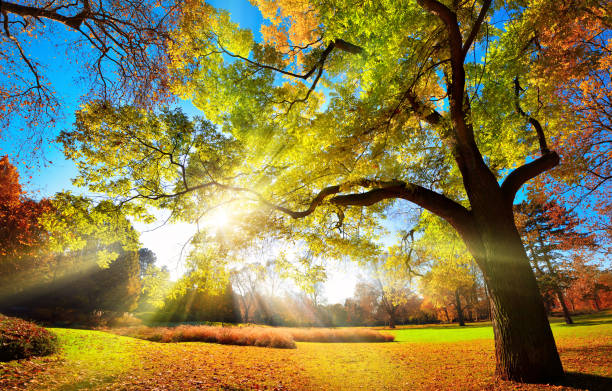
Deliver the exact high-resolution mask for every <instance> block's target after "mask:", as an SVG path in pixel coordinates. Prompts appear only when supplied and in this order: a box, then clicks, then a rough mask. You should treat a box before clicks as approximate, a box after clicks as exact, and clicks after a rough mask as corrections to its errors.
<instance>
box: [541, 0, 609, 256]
mask: <svg viewBox="0 0 612 391" xmlns="http://www.w3.org/2000/svg"><path fill="white" fill-rule="evenodd" d="M610 13H611V8H610V4H609V3H608V2H605V1H593V0H572V1H566V2H563V4H560V3H558V2H555V1H544V2H542V5H541V7H540V8H538V12H537V13H534V20H533V27H532V29H533V30H532V36H531V38H530V39H531V40H532V42H533V43H534V45H535V48H536V52H535V53H534V59H535V64H534V65H535V66H534V72H533V73H532V74H531V77H532V78H533V79H535V80H537V83H538V85H539V86H540V87H541V88H542V90H549V91H550V90H552V91H553V94H554V95H555V98H556V99H559V100H560V101H561V102H562V103H563V105H564V106H565V107H566V109H565V113H566V120H565V121H562V122H561V123H560V124H559V126H561V127H563V128H564V129H563V132H562V135H561V136H559V137H556V138H554V139H553V143H554V147H555V149H556V150H557V151H558V152H559V154H560V155H561V159H562V162H563V164H561V165H560V166H559V167H557V168H555V169H554V170H552V172H551V175H550V176H547V177H542V178H539V180H538V181H537V182H536V184H537V185H538V189H540V191H543V192H545V193H546V194H547V196H548V197H549V198H555V199H557V201H558V203H560V204H562V205H566V206H567V207H568V208H571V209H576V210H578V211H584V212H586V213H587V214H589V215H590V218H589V219H588V221H587V222H585V223H586V224H587V225H588V226H589V229H590V230H591V231H592V232H596V233H597V234H598V236H599V237H600V239H604V238H605V239H606V246H607V247H608V248H609V246H610V240H611V238H612V229H611V227H612V223H611V221H610V216H612V211H611V210H610V202H609V194H610V188H611V186H612V164H611V162H612V160H611V159H610V153H609V151H610V149H611V147H612V122H611V120H612V101H611V98H610V97H611V96H612V83H611V82H610V81H611V74H610V69H611V68H612V66H611V65H612V50H611V48H610V45H611V44H612V43H611V42H612V41H611V40H610V29H611V26H612V21H611V19H610Z"/></svg>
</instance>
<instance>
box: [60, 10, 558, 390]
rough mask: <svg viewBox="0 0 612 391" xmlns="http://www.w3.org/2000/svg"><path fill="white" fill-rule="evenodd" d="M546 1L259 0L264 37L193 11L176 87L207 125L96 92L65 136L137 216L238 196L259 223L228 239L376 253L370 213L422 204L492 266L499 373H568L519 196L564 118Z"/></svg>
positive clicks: (548, 154)
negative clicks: (548, 63) (546, 39)
mask: <svg viewBox="0 0 612 391" xmlns="http://www.w3.org/2000/svg"><path fill="white" fill-rule="evenodd" d="M551 4H553V2H547V1H544V2H541V1H540V2H535V1H534V2H528V3H526V4H525V3H523V2H503V3H501V2H500V3H499V4H497V3H495V4H493V2H492V1H488V0H485V1H474V2H457V1H442V2H440V1H435V0H419V1H416V2H415V1H408V0H406V1H400V2H398V1H389V2H384V1H383V2H374V3H367V4H364V5H361V6H358V7H356V6H354V4H352V2H346V1H342V0H337V1H327V2H312V3H308V2H301V3H300V4H296V3H295V2H278V3H274V4H273V3H270V2H265V1H264V2H261V5H262V10H264V16H268V17H270V24H269V25H267V26H266V27H265V29H264V30H265V31H264V32H265V34H264V36H265V39H266V42H265V43H263V44H261V43H255V42H253V40H252V35H251V33H250V32H249V31H248V30H244V29H240V28H239V27H238V26H236V25H235V24H233V23H232V22H231V21H230V19H229V15H228V14H226V13H222V12H221V13H219V12H217V11H215V10H214V9H212V8H211V7H209V6H206V5H200V4H196V5H197V6H193V7H190V8H189V9H187V10H186V13H185V18H184V19H183V21H182V23H181V25H180V28H179V29H178V31H177V32H176V34H175V37H174V40H173V46H172V48H171V52H172V55H173V60H174V62H173V64H172V66H173V72H174V75H175V76H176V78H177V80H178V81H179V83H178V84H176V85H175V86H174V91H175V92H177V93H180V94H182V95H183V97H185V98H191V99H192V100H193V102H194V103H195V104H196V106H198V107H199V108H200V109H201V110H202V111H203V112H204V113H205V115H206V118H207V119H208V120H209V121H211V122H206V121H201V120H198V121H195V122H190V121H188V120H187V119H186V118H185V116H184V115H181V114H180V113H178V112H163V113H160V114H159V115H155V114H151V113H145V112H143V111H140V110H137V109H134V108H131V107H109V106H108V105H103V104H98V103H92V104H91V105H90V106H88V107H85V108H84V109H83V110H82V111H81V112H80V113H79V116H78V120H77V126H76V129H75V130H74V131H72V132H67V133H64V134H63V135H62V138H61V140H62V142H63V143H64V146H65V150H66V154H67V156H68V157H70V158H73V159H75V160H77V162H78V163H79V166H80V169H81V174H82V175H81V177H80V179H79V183H82V184H88V185H90V187H91V188H92V189H93V190H96V191H105V192H107V193H108V194H110V195H112V196H113V197H115V199H116V200H117V201H118V202H120V203H121V204H122V205H129V207H130V208H132V211H133V212H134V213H143V212H144V211H145V208H146V206H150V205H153V206H157V207H163V208H168V209H170V210H172V211H173V212H174V213H175V217H176V218H183V219H187V220H191V221H198V220H199V219H200V217H201V216H202V215H203V214H205V213H206V211H207V210H209V209H210V208H211V207H212V205H213V204H214V203H220V204H233V205H234V206H232V207H233V208H234V209H235V210H241V211H242V212H241V213H242V215H243V216H248V217H249V219H248V220H247V219H246V218H243V219H242V220H236V221H235V222H234V224H235V230H234V234H233V238H234V239H236V240H243V241H244V240H245V238H248V237H249V235H258V234H260V233H261V232H263V231H265V232H272V233H275V234H277V235H279V236H282V237H285V238H287V237H297V238H299V239H300V240H301V241H303V243H307V244H308V246H310V250H311V251H313V254H315V255H317V256H318V255H320V254H326V255H329V254H331V255H332V256H331V257H330V258H340V257H341V255H342V254H343V253H345V252H349V251H356V250H355V249H357V248H358V249H359V250H360V251H368V249H370V248H371V246H369V244H368V243H367V242H368V240H367V239H368V238H371V237H374V236H375V235H376V233H377V232H378V231H377V230H376V228H375V225H376V221H378V220H379V219H380V218H385V217H386V216H387V213H388V212H390V210H392V208H391V207H392V206H393V205H395V203H396V202H399V201H401V200H404V201H409V202H411V203H414V204H416V205H418V206H419V207H421V208H423V209H425V210H427V211H429V212H430V213H432V214H434V215H436V216H438V217H440V218H442V219H444V220H445V221H446V222H447V223H448V224H449V225H450V226H452V227H453V228H454V229H455V230H456V231H457V234H458V235H459V237H460V238H461V239H462V241H463V242H464V244H465V246H466V248H467V249H468V251H469V252H470V254H471V255H472V257H473V258H474V260H475V262H476V263H477V264H478V266H479V268H480V269H481V271H482V273H483V276H484V280H485V282H486V284H487V286H488V288H489V292H490V296H491V302H492V317H493V327H494V332H495V344H496V358H497V373H498V374H499V375H500V376H501V377H502V378H504V379H512V380H518V381H534V382H536V381H548V380H551V379H553V378H556V377H559V376H561V375H562V374H563V369H562V366H561V362H560V359H559V355H558V353H557V349H556V346H555V342H554V338H553V335H552V332H551V329H550V325H549V323H548V319H547V317H546V311H545V308H544V305H543V302H542V298H541V296H540V293H539V290H538V285H537V281H536V279H535V277H534V274H533V271H532V269H531V267H530V264H529V260H528V258H527V255H526V252H525V249H524V247H523V244H522V242H521V238H520V235H519V233H518V231H517V228H516V226H515V222H514V214H513V203H514V199H515V196H516V194H517V192H518V191H519V189H520V188H521V187H522V186H523V185H524V184H525V183H526V182H527V181H529V180H530V179H533V178H534V177H536V176H538V175H540V174H542V173H543V172H545V171H547V170H549V169H551V168H552V167H555V166H556V165H557V164H558V163H559V156H558V154H557V153H556V152H555V151H553V150H551V148H550V147H549V143H548V140H549V139H550V137H558V136H559V134H560V133H559V132H561V131H563V130H564V129H566V128H565V127H557V126H556V125H557V124H559V123H560V121H561V120H560V117H561V113H562V110H561V109H562V108H563V102H560V101H559V100H558V99H555V98H554V96H552V95H551V94H550V93H548V92H547V90H546V89H539V88H538V87H539V86H538V85H537V83H536V82H535V81H534V80H535V79H533V78H531V77H529V76H530V75H531V72H532V71H533V67H534V65H533V60H534V56H535V54H537V52H538V50H540V49H539V48H538V45H537V44H536V42H535V41H534V40H533V39H532V37H533V34H534V31H535V29H536V27H537V23H536V22H538V23H539V21H538V19H537V18H536V16H537V15H538V14H539V12H541V11H542V9H543V7H549V6H550V5H551ZM499 17H501V18H502V19H504V20H506V23H505V24H503V25H502V24H501V23H496V22H495V20H496V19H497V18H499ZM534 53H535V54H534ZM213 124H215V125H217V128H216V129H215V125H213ZM219 131H221V132H219ZM118 151H121V152H120V153H118ZM283 215H284V216H288V217H290V218H291V219H288V218H282V216H283ZM279 216H280V217H279ZM245 221H246V223H245ZM200 243H202V242H200ZM334 251H335V252H336V253H334ZM356 252H358V251H356ZM313 258H316V257H313Z"/></svg>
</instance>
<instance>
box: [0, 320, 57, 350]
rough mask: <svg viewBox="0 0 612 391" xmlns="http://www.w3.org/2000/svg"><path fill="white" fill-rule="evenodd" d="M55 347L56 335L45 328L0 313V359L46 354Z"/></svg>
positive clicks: (55, 348)
mask: <svg viewBox="0 0 612 391" xmlns="http://www.w3.org/2000/svg"><path fill="white" fill-rule="evenodd" d="M57 347H58V343H57V337H56V336H55V335H54V334H52V333H50V332H49V331H47V330H46V329H44V328H42V327H40V326H37V325H35V324H34V323H31V322H27V321H25V320H23V319H19V318H10V317H8V316H4V315H1V314H0V361H10V360H18V359H22V358H28V357H32V356H46V355H48V354H51V353H55V352H56V351H57Z"/></svg>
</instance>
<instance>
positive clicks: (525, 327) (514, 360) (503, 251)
mask: <svg viewBox="0 0 612 391" xmlns="http://www.w3.org/2000/svg"><path fill="white" fill-rule="evenodd" d="M491 193H493V194H494V193H495V192H494V191H492V192H491ZM489 202H490V204H489ZM489 202H488V203H487V204H489V205H478V206H476V207H475V208H474V215H475V219H476V221H477V224H478V231H479V234H480V235H479V238H480V240H481V241H480V243H479V245H477V246H475V245H472V246H469V247H471V251H472V254H473V255H474V258H475V259H476V261H477V263H478V264H479V266H480V268H481V269H482V271H483V275H484V278H485V280H486V282H487V286H488V288H489V294H490V296H491V304H492V308H491V310H492V321H493V332H494V335H495V356H496V361H497V362H496V374H497V375H498V376H499V377H500V378H502V379H504V380H513V381H520V382H530V383H536V382H548V381H551V380H554V379H557V378H559V377H561V376H563V367H562V365H561V360H560V358H559V354H558V352H557V347H556V345H555V340H554V337H553V334H552V331H551V329H550V324H549V322H548V318H547V316H546V310H545V308H544V303H543V300H542V297H541V295H540V291H539V288H538V284H537V281H536V278H535V275H534V274H533V269H532V268H531V265H530V264H529V260H528V258H527V254H526V253H525V249H524V247H523V244H522V241H521V238H520V236H519V234H518V231H517V230H516V227H515V225H514V220H513V215H512V210H511V207H508V208H504V207H499V205H500V204H499V203H496V201H495V196H494V195H492V196H491V197H490V201H489ZM495 205H498V206H495ZM483 206H486V207H487V208H486V209H487V210H486V211H483V210H479V207H483ZM483 217H484V218H483Z"/></svg>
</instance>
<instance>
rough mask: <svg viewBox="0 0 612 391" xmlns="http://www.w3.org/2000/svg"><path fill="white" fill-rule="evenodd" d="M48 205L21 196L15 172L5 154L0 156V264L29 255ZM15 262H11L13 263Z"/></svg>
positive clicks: (38, 242)
mask: <svg viewBox="0 0 612 391" xmlns="http://www.w3.org/2000/svg"><path fill="white" fill-rule="evenodd" d="M50 209H51V203H50V202H49V201H48V200H45V199H43V200H41V201H38V202H36V201H33V200H30V199H28V198H26V197H25V192H24V191H23V190H22V188H21V185H20V183H19V174H18V173H17V169H16V168H15V166H13V165H12V164H11V163H10V161H9V159H8V156H4V157H2V159H0V261H3V262H0V268H2V269H4V266H5V264H6V262H7V261H9V259H3V258H4V257H7V258H8V257H10V258H11V259H10V260H16V259H20V258H23V257H26V256H30V255H32V253H33V252H34V251H35V250H36V248H37V247H38V246H40V245H41V244H42V243H43V241H44V239H45V233H44V231H43V230H42V228H41V227H40V225H39V224H38V219H39V218H40V216H41V215H42V214H44V213H45V212H47V211H49V210H50ZM17 266H18V265H15V267H17Z"/></svg>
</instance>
